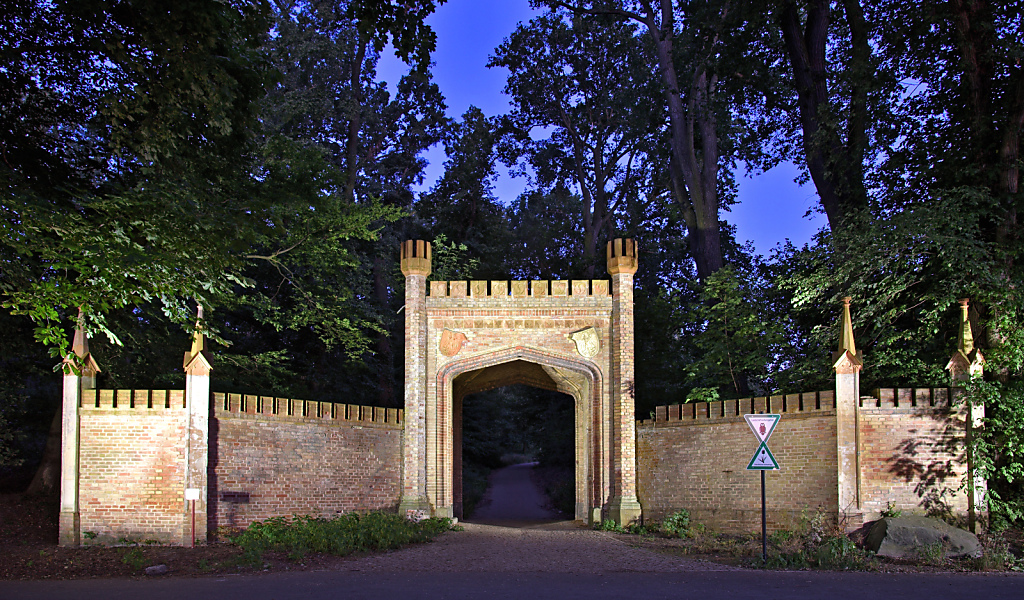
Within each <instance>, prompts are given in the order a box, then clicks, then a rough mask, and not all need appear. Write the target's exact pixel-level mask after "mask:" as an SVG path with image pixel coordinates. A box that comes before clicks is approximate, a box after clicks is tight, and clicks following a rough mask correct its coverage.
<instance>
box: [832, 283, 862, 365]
mask: <svg viewBox="0 0 1024 600" xmlns="http://www.w3.org/2000/svg"><path fill="white" fill-rule="evenodd" d="M852 300H853V298H851V297H850V296H846V297H844V298H843V315H842V318H841V319H840V324H839V350H838V351H836V352H833V353H832V362H833V363H835V364H834V365H833V368H835V369H836V372H840V371H844V372H845V371H850V370H851V369H853V370H860V368H861V367H862V366H863V364H864V363H863V361H862V359H863V354H862V353H861V352H858V351H857V343H856V342H855V341H854V339H853V318H852V317H851V316H850V301H852Z"/></svg>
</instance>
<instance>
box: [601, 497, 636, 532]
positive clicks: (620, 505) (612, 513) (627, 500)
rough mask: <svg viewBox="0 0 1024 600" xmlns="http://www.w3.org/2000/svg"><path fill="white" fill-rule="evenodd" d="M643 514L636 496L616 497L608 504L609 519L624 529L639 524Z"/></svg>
mask: <svg viewBox="0 0 1024 600" xmlns="http://www.w3.org/2000/svg"><path fill="white" fill-rule="evenodd" d="M642 514H643V509H642V508H641V507H640V503H639V502H637V499H636V497H635V496H632V497H630V496H616V497H614V498H612V501H611V502H610V503H609V504H608V518H609V519H611V520H612V521H615V523H616V525H619V526H622V527H625V526H626V525H629V524H630V523H634V522H638V521H639V520H640V517H641V515H642Z"/></svg>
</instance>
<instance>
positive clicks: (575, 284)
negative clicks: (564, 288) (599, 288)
mask: <svg viewBox="0 0 1024 600" xmlns="http://www.w3.org/2000/svg"><path fill="white" fill-rule="evenodd" d="M570 290H571V293H572V295H573V296H589V295H590V280H587V279H583V280H580V279H573V280H572V283H571V284H570Z"/></svg>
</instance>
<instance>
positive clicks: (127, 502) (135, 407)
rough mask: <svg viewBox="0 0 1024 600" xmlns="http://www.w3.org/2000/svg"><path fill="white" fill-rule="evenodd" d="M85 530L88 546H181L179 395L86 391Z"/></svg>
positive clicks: (182, 421)
mask: <svg viewBox="0 0 1024 600" xmlns="http://www.w3.org/2000/svg"><path fill="white" fill-rule="evenodd" d="M80 414H81V430H80V431H81V433H80V446H79V448H80V450H79V457H80V458H79V460H80V463H79V472H80V476H79V503H80V513H81V531H82V532H83V534H84V535H85V536H86V541H88V539H89V537H91V536H90V534H96V537H95V538H94V539H95V541H97V542H108V543H109V542H116V541H117V540H119V539H121V538H129V539H134V540H137V541H145V540H158V541H160V542H163V543H178V542H179V541H180V540H181V539H182V537H183V533H184V529H183V528H184V527H185V526H186V525H185V523H186V520H185V515H186V511H185V500H184V488H185V435H186V426H187V421H188V413H187V412H186V410H185V401H184V392H183V391H181V390H173V391H163V390H154V391H149V390H117V391H114V390H83V392H82V406H81V413H80Z"/></svg>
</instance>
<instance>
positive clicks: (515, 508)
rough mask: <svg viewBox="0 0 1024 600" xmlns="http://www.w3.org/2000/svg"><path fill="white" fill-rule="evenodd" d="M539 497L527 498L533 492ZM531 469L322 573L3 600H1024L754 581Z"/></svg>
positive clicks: (114, 586)
mask: <svg viewBox="0 0 1024 600" xmlns="http://www.w3.org/2000/svg"><path fill="white" fill-rule="evenodd" d="M525 488H530V489H525ZM552 516H553V515H551V514H550V513H547V512H546V511H544V509H543V502H542V500H541V497H540V494H539V493H538V492H537V490H536V489H533V484H532V482H531V481H530V477H529V467H523V466H518V467H512V468H509V469H504V470H501V471H498V472H496V473H495V478H494V488H492V493H491V501H490V503H489V504H488V505H486V506H483V507H481V512H479V513H478V514H477V517H476V519H475V520H474V522H472V523H467V524H465V531H459V532H449V533H445V534H443V535H441V536H440V537H439V538H437V539H436V540H435V541H434V542H431V543H429V544H420V545H418V546H412V547H409V548H405V549H403V550H399V551H396V552H389V553H386V554H379V555H374V556H368V557H363V558H358V559H354V560H351V561H346V562H344V563H342V566H341V567H340V568H339V569H336V570H332V571H318V572H297V573H267V574H262V575H244V576H243V575H238V576H211V577H197V578H183V577H174V576H173V574H172V575H170V576H165V577H160V578H150V579H145V578H135V579H107V580H103V579H99V580H83V581H24V582H22V581H12V582H8V581H3V582H0V600H21V599H33V600H35V599H38V600H50V599H54V600H56V599H66V598H73V599H75V600H92V599H96V600H110V599H112V598H113V599H115V600H119V599H120V598H132V599H133V600H181V599H187V600H193V599H202V598H216V599H218V600H263V599H273V600H285V599H293V598H296V599H305V598H309V599H333V598H339V599H341V598H344V599H346V600H347V599H361V598H372V599H382V598H383V599H387V598H401V599H402V600H408V599H412V598H430V599H434V598H516V599H519V598H528V599H530V600H539V599H542V598H554V599H557V600H570V599H573V598H580V599H586V600H594V599H596V598H616V599H618V600H623V599H629V598H638V599H643V600H648V599H657V598H694V599H699V600H715V599H719V598H721V599H729V600H736V599H738V598H778V599H783V600H802V599H811V598H813V599H819V598H826V599H827V600H864V599H869V600H871V599H881V598H884V599H885V600H902V599H904V598H906V599H920V598H926V599H937V598H942V599H943V600H950V599H956V598H984V600H996V599H1003V598H1005V599H1014V600H1020V599H1024V576H1022V575H1021V574H998V575H986V574H883V573H832V572H813V571H790V572H783V571H756V570H746V569H739V568H734V567H728V566H723V565H718V564H715V563H709V562H704V561H697V560H691V559H687V558H681V557H674V556H668V555H665V554H659V553H655V552H651V551H648V550H644V549H641V548H633V547H630V546H628V545H627V544H626V543H624V542H623V541H622V539H621V538H618V537H616V536H614V535H611V534H608V533H605V532H600V531H594V530H591V529H585V528H580V527H577V526H575V525H574V524H573V523H572V522H564V521H563V522H555V521H551V517H552ZM0 560H3V557H0Z"/></svg>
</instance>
